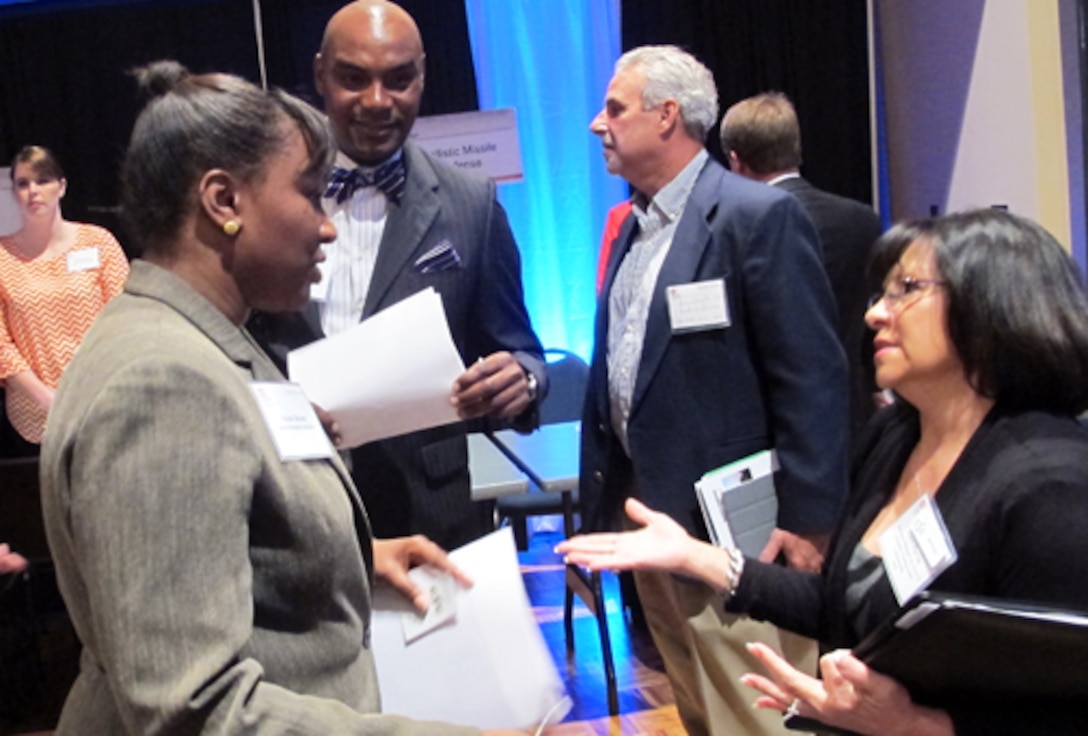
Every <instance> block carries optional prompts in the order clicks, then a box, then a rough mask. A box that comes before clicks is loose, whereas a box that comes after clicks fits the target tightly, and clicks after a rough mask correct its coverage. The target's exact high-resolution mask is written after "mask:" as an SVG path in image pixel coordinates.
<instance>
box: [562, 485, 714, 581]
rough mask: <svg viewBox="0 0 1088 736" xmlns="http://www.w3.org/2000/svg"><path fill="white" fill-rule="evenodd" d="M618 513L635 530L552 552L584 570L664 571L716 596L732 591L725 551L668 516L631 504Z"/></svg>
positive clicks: (579, 540)
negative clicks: (717, 592)
mask: <svg viewBox="0 0 1088 736" xmlns="http://www.w3.org/2000/svg"><path fill="white" fill-rule="evenodd" d="M623 508H624V511H626V512H627V516H628V517H630V519H631V521H633V522H635V523H636V524H638V525H639V526H640V527H641V528H640V529H636V530H634V531H629V532H617V533H602V534H583V535H578V536H575V537H571V538H570V539H568V540H566V541H564V542H560V543H559V544H558V545H557V546H556V548H555V551H556V552H558V553H559V554H561V555H563V557H564V559H565V561H566V562H568V563H570V564H572V565H581V566H583V567H587V568H589V569H590V570H664V571H666V572H674V573H678V574H680V575H686V576H688V577H692V578H696V579H698V580H702V581H703V582H705V583H706V584H708V585H710V586H711V587H713V588H716V589H717V590H721V591H724V590H729V589H730V588H731V587H732V581H731V580H730V579H729V570H730V560H729V555H728V554H727V553H726V552H725V550H722V549H719V548H717V547H714V546H713V545H710V544H707V543H706V542H702V541H700V540H698V539H695V538H694V537H692V536H691V535H690V534H688V533H687V530H686V529H684V527H682V526H680V525H679V524H677V523H676V522H675V521H673V519H672V518H671V517H669V516H668V515H666V514H662V513H660V512H657V511H654V510H653V509H651V508H649V507H648V506H646V505H645V504H643V503H642V502H640V501H637V500H635V499H633V498H629V499H627V502H626V503H625V504H624V507H623Z"/></svg>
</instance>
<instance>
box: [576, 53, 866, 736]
mask: <svg viewBox="0 0 1088 736" xmlns="http://www.w3.org/2000/svg"><path fill="white" fill-rule="evenodd" d="M717 111H718V94H717V90H716V89H715V86H714V79H713V77H712V75H711V74H710V71H709V70H708V69H707V68H706V67H705V66H703V65H702V64H700V63H699V62H698V61H696V60H695V59H694V58H693V57H692V56H691V55H689V54H687V53H685V52H683V51H681V50H679V49H677V48H675V47H662V46H649V47H641V48H638V49H634V50H632V51H629V52H627V53H626V54H624V56H623V57H621V58H620V60H619V61H618V62H617V63H616V72H615V74H614V76H613V77H612V81H611V83H610V84H609V87H608V91H607V94H606V97H605V103H604V108H603V109H602V110H601V112H600V113H598V115H597V117H596V118H594V120H593V122H592V123H591V125H590V130H592V131H593V132H594V133H595V134H597V135H598V136H600V138H601V143H602V144H603V146H604V157H605V162H606V164H607V166H608V170H609V171H610V172H612V173H613V174H616V175H619V176H622V177H623V178H624V179H626V180H627V181H628V182H629V183H630V184H631V185H632V187H633V188H634V189H635V190H636V193H635V195H634V196H633V197H632V205H633V212H632V213H631V214H630V215H629V216H628V217H627V218H626V220H625V221H624V223H623V226H622V228H621V229H620V232H619V235H618V236H617V237H616V239H615V240H614V241H613V243H612V247H611V249H610V252H609V259H608V265H607V268H606V270H605V277H604V283H603V286H602V290H601V296H600V300H599V302H598V308H597V322H596V349H595V352H594V356H593V364H592V367H591V375H590V388H589V394H588V397H587V401H586V407H585V415H584V423H583V430H582V443H583V446H582V466H581V467H582V479H581V485H580V490H581V493H582V502H583V513H584V516H585V522H586V525H587V527H588V528H589V529H607V528H614V527H615V526H616V525H617V524H622V523H624V521H623V520H622V519H621V518H620V515H621V513H622V504H623V501H624V499H626V498H627V497H630V496H634V497H637V498H639V499H640V500H642V501H644V502H645V503H647V504H648V505H650V506H651V507H654V508H656V509H658V510H659V511H663V512H665V513H667V514H669V515H670V516H671V517H672V518H673V519H675V520H676V521H677V522H679V523H680V524H682V525H683V526H684V527H685V528H686V529H687V530H688V531H689V532H691V533H692V534H694V535H696V536H698V537H700V538H702V539H706V538H707V533H706V529H705V528H704V526H703V523H702V520H701V515H700V511H699V505H698V502H697V500H696V496H695V491H694V488H693V486H694V483H695V481H697V480H698V479H699V478H700V477H701V476H702V475H703V474H704V473H706V472H707V471H709V470H712V469H714V468H717V467H719V466H721V465H723V464H725V463H728V462H731V461H733V460H737V459H740V458H742V457H745V456H747V455H750V454H752V453H755V452H759V451H761V450H766V449H770V448H774V449H776V450H777V452H778V457H779V462H780V465H781V471H782V472H781V474H780V476H778V477H777V478H776V487H777V494H778V505H779V507H778V527H779V528H778V529H776V530H775V531H774V532H773V534H772V538H771V541H770V543H769V544H768V545H767V548H766V549H764V551H763V554H762V555H761V556H762V557H764V558H765V559H769V560H773V559H775V558H777V557H779V556H781V557H783V558H784V559H785V560H787V561H788V562H789V563H790V564H792V565H794V566H795V567H798V568H801V569H807V570H818V569H819V567H820V564H821V562H822V559H823V549H824V545H825V544H826V539H827V535H828V534H829V532H830V531H831V529H832V527H833V525H834V524H835V521H836V519H837V517H838V513H839V508H840V505H841V502H842V498H843V495H844V493H845V490H846V453H847V450H846V445H847V432H848V427H847V419H848V417H847V368H846V359H845V357H844V355H843V352H842V348H841V346H840V345H839V343H838V340H837V339H836V336H835V330H834V298H833V297H832V295H831V289H830V287H829V286H828V283H827V277H826V276H825V275H824V272H823V268H822V264H821V261H820V255H819V251H818V247H817V241H816V232H815V230H814V229H813V227H812V223H811V222H810V221H809V219H808V217H807V216H806V215H805V213H804V211H803V210H802V208H801V206H800V205H799V204H798V203H797V201H796V200H795V199H794V198H793V197H790V196H789V195H787V194H785V193H784V192H780V191H777V190H775V189H773V188H771V187H765V186H762V185H758V184H755V183H753V182H750V181H747V180H745V179H743V178H741V177H738V176H735V175H733V174H731V173H729V172H728V171H726V170H725V168H724V167H722V166H721V165H720V164H718V163H717V162H715V161H713V160H711V159H710V158H709V156H708V154H707V151H706V149H705V147H704V141H705V139H706V135H707V132H708V131H709V130H710V128H711V127H712V126H713V125H714V122H715V120H716V118H717ZM627 523H630V522H627ZM635 581H636V585H637V587H638V592H639V598H640V600H641V601H642V604H643V608H644V611H645V613H646V620H647V623H648V625H649V627H650V630H651V633H652V634H653V636H654V641H655V643H656V644H657V646H658V649H659V650H660V651H661V654H662V657H663V659H664V660H665V664H666V669H667V671H668V675H669V680H670V683H671V684H672V686H673V691H674V693H675V694H676V700H677V706H678V709H679V711H680V717H681V719H682V721H683V723H684V726H685V728H686V729H687V731H688V732H689V733H690V734H693V736H699V735H700V734H742V733H743V734H761V733H784V731H783V729H782V727H781V718H779V717H777V714H773V713H772V714H766V713H756V712H754V711H753V709H752V708H751V707H750V705H749V701H750V700H751V694H750V693H748V692H745V691H744V688H742V687H741V686H740V685H739V682H738V678H739V677H740V676H741V675H742V674H744V673H745V672H748V671H752V670H754V669H757V668H758V664H757V663H756V661H755V660H754V659H753V658H752V657H751V656H750V655H749V654H748V652H747V650H746V649H745V644H746V643H747V642H749V641H752V640H760V641H764V642H767V643H768V644H769V645H770V646H773V647H775V648H776V649H778V650H780V651H781V650H783V649H785V650H786V651H785V654H786V656H787V658H790V659H792V660H793V661H794V662H795V663H797V664H801V663H800V662H799V661H798V660H799V658H800V659H805V658H807V661H806V662H804V664H807V665H808V667H810V668H812V669H814V668H815V656H814V655H815V646H814V645H813V644H812V643H811V642H807V643H806V642H805V641H802V640H799V639H798V638H796V637H794V638H792V640H791V636H792V635H788V634H786V633H785V632H779V631H778V630H776V629H774V627H771V626H769V625H767V624H762V623H759V622H755V621H752V620H749V619H746V618H743V617H737V616H730V615H727V614H725V613H724V611H723V610H722V597H721V592H720V591H714V590H712V589H710V588H709V587H708V586H706V585H704V584H701V583H697V582H695V581H691V580H681V579H679V578H674V577H672V576H670V575H668V574H664V573H655V572H652V571H646V570H637V571H635Z"/></svg>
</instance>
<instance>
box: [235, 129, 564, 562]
mask: <svg viewBox="0 0 1088 736" xmlns="http://www.w3.org/2000/svg"><path fill="white" fill-rule="evenodd" d="M404 162H405V167H406V170H407V181H406V188H405V194H404V198H403V200H402V201H401V203H400V204H399V205H394V204H390V207H389V214H388V219H387V221H386V226H385V231H384V232H383V234H382V242H381V246H380V248H379V251H378V259H377V262H376V263H375V266H374V275H373V278H372V279H371V283H370V290H369V292H368V293H367V298H366V305H365V307H364V309H363V318H364V319H365V318H366V317H369V316H370V315H372V314H374V313H375V312H378V311H380V310H382V309H384V308H385V307H388V306H391V305H393V304H395V303H397V302H398V301H400V300H402V299H404V298H405V297H408V296H411V295H412V294H415V293H416V292H418V291H420V290H421V289H425V288H427V287H429V286H433V287H434V288H435V290H436V291H438V293H439V294H440V295H441V296H442V303H443V306H444V307H445V310H446V318H447V320H448V321H449V326H450V333H451V334H452V336H453V341H454V343H455V344H456V345H457V349H458V351H459V352H460V354H461V357H462V359H463V360H464V361H465V363H466V364H468V363H471V362H472V361H475V360H476V359H477V358H479V357H481V356H485V355H489V354H491V353H493V352H495V351H499V350H508V351H510V352H511V353H513V354H514V357H515V358H516V359H517V361H518V362H519V363H520V364H521V365H522V366H524V367H525V368H526V369H527V370H530V371H532V372H533V373H534V374H535V375H536V377H537V382H538V384H539V386H540V388H541V392H542V393H541V396H543V391H546V389H547V376H546V375H545V371H544V361H543V356H542V354H543V351H542V349H541V346H540V341H539V340H538V339H537V337H536V334H535V333H534V332H533V329H532V325H531V324H530V321H529V314H528V312H527V310H526V308H525V300H524V297H523V292H522V285H521V258H520V255H519V254H518V249H517V244H516V243H515V242H514V236H513V234H512V233H511V232H510V226H509V224H508V223H507V221H506V214H505V213H504V212H503V209H502V207H501V206H500V205H499V203H498V201H497V200H496V198H495V185H494V183H493V182H491V181H490V180H487V179H483V178H481V177H476V176H470V175H468V174H465V173H464V172H462V171H460V170H458V169H455V168H454V167H452V166H448V165H446V164H443V163H441V162H438V161H435V160H434V159H432V158H431V157H430V156H429V155H428V154H427V153H426V152H424V151H423V150H422V149H420V148H418V147H417V146H415V145H414V144H413V143H411V142H408V143H406V144H405V145H404ZM443 242H445V243H447V244H449V246H450V247H452V248H453V249H454V250H455V251H456V252H457V254H458V256H459V260H458V262H456V263H448V264H447V267H446V268H442V269H440V270H437V271H429V272H428V271H426V270H425V268H424V264H421V263H420V262H419V261H420V258H421V257H422V256H424V254H426V253H427V252H428V251H429V250H431V249H432V248H434V247H435V246H437V245H440V244H442V243H443ZM250 329H251V331H252V332H253V335H254V337H256V338H257V340H258V342H260V343H261V345H262V346H263V347H264V348H265V349H266V350H267V351H268V352H269V354H270V355H272V356H273V358H274V359H275V360H276V361H277V362H278V363H279V364H280V366H281V367H282V366H283V364H284V362H285V359H286V354H287V352H288V351H289V350H292V349H294V348H297V347H301V346H302V345H305V344H307V343H309V342H312V341H314V340H316V339H319V338H321V337H323V336H324V333H323V331H322V329H321V322H320V318H319V316H318V310H317V306H316V305H315V304H313V303H311V304H309V305H307V307H306V308H305V309H304V310H303V311H302V312H301V313H298V314H277V315H269V314H260V315H255V316H254V319H253V320H251V321H250ZM359 360H360V361H363V360H366V356H365V355H360V356H359ZM534 415H535V412H529V414H527V415H526V416H525V417H522V418H520V420H521V421H520V422H519V423H518V424H517V427H518V428H519V429H525V430H528V429H532V428H533V427H534V426H535V416H534ZM465 434H466V425H465V424H463V423H462V424H452V425H447V426H444V427H436V428H434V429H429V430H424V431H421V432H415V433H412V434H409V435H404V436H401V437H394V438H392V439H389V440H383V441H380V442H373V443H370V444H368V445H364V446H363V447H360V448H358V449H356V450H354V451H353V452H352V468H353V469H352V473H353V477H354V479H355V482H356V485H357V486H358V488H359V492H360V493H361V494H362V496H363V500H364V501H365V502H366V506H367V508H368V509H369V510H370V512H371V520H372V522H373V525H374V533H375V534H376V535H377V536H378V537H389V536H401V535H405V534H414V533H423V534H426V535H428V536H429V537H431V538H432V539H433V540H434V541H436V542H437V543H438V544H440V545H442V546H443V547H446V548H447V549H450V548H453V547H456V546H459V545H461V544H463V543H465V542H468V541H470V540H472V539H475V538H476V537H479V536H481V535H482V534H484V533H486V532H488V531H490V530H491V529H492V528H493V526H494V522H493V521H492V518H491V508H490V506H489V505H487V504H481V503H473V502H472V501H471V500H470V497H469V477H468V449H467V444H466V441H465Z"/></svg>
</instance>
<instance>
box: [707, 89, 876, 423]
mask: <svg viewBox="0 0 1088 736" xmlns="http://www.w3.org/2000/svg"><path fill="white" fill-rule="evenodd" d="M721 137H722V150H723V151H725V152H726V154H727V155H728V156H729V167H730V168H731V169H732V170H733V172H734V173H737V174H740V175H741V176H744V177H747V178H749V179H753V180H755V181H762V182H765V183H767V184H770V185H772V186H776V187H779V188H781V189H785V190H786V191H787V192H789V193H790V194H792V195H793V196H795V197H797V199H798V201H800V202H801V206H802V207H804V208H805V211H806V212H807V213H808V216H809V217H810V218H812V222H813V223H814V224H815V225H816V232H817V233H818V234H819V236H820V245H821V247H822V248H823V261H824V269H825V270H826V271H827V277H828V279H829V280H830V281H831V290H832V291H833V292H834V294H835V301H836V302H837V304H838V322H837V325H838V334H839V340H840V341H841V342H842V346H843V349H844V350H845V351H846V358H847V361H848V362H849V364H850V414H851V424H852V425H853V429H854V432H855V434H856V433H857V431H858V430H859V429H860V428H861V425H862V424H864V423H865V422H866V421H867V420H868V419H869V417H870V416H872V413H873V410H874V408H875V403H874V394H876V391H877V389H876V384H875V382H874V379H873V375H872V374H873V367H872V363H873V359H872V349H871V345H869V344H868V343H869V342H870V341H867V340H865V339H864V336H865V332H866V328H865V300H866V299H867V298H868V296H869V294H868V291H867V289H866V284H865V278H866V268H867V267H868V263H869V252H870V251H871V250H872V246H873V243H874V242H876V239H877V238H878V237H880V233H881V232H882V230H883V227H882V225H881V222H880V218H879V217H878V216H877V214H876V213H875V212H873V210H872V208H870V207H869V206H867V205H864V204H862V203H861V202H857V201H855V200H853V199H847V198H846V197H840V196H838V195H836V194H831V193H830V192H825V191H823V190H822V189H817V188H816V187H814V186H813V185H812V184H810V183H809V182H807V181H806V180H805V179H804V178H802V177H801V173H800V169H801V126H800V125H799V124H798V122H797V112H796V111H795V110H794V108H793V104H792V103H791V102H790V101H789V98H787V97H786V95H784V94H782V93H781V92H768V93H765V94H761V95H756V96H755V97H749V98H748V99H745V100H741V101H740V102H738V103H736V104H735V105H733V106H732V107H730V108H729V109H728V110H727V111H726V113H725V117H724V118H722V126H721Z"/></svg>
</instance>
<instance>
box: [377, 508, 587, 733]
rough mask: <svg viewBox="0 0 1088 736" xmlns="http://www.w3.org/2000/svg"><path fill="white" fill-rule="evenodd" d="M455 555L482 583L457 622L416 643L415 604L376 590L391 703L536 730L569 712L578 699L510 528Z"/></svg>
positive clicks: (431, 715) (455, 719)
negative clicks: (549, 640)
mask: <svg viewBox="0 0 1088 736" xmlns="http://www.w3.org/2000/svg"><path fill="white" fill-rule="evenodd" d="M450 559H451V560H453V561H454V563H456V564H457V566H458V567H460V568H461V569H462V570H464V571H465V573H467V574H468V576H469V577H471V578H472V580H473V583H474V585H473V586H472V587H471V588H469V589H461V590H460V595H459V596H458V599H457V602H456V613H455V616H454V618H453V620H451V621H449V622H447V623H445V624H444V625H442V626H439V627H438V628H436V629H434V630H433V631H430V632H428V633H426V634H424V635H422V636H418V637H417V638H414V639H413V640H412V641H411V643H406V641H405V639H406V636H405V621H404V617H405V615H407V616H409V617H415V614H414V613H412V611H413V609H412V607H411V604H410V603H409V602H408V601H407V600H405V599H404V597H403V596H401V595H400V594H399V593H398V592H396V591H394V590H392V589H391V588H389V587H387V586H379V587H378V588H377V590H376V591H375V595H374V617H373V631H372V637H371V640H372V642H373V647H374V658H375V661H376V663H377V667H378V682H379V684H380V686H381V693H382V711H383V712H385V713H396V714H400V715H404V716H409V717H411V718H418V719H423V720H436V721H445V722H448V723H458V724H463V725H467V726H476V727H478V728H481V729H495V728H515V729H521V730H529V731H530V732H531V731H533V730H535V729H536V727H537V726H538V724H540V723H541V722H542V721H543V720H544V719H545V718H547V719H548V721H549V722H551V723H555V722H558V721H559V720H561V719H562V718H563V716H565V715H566V713H567V711H568V710H569V708H570V702H569V700H568V699H567V698H566V692H565V690H564V687H563V683H562V681H561V680H560V678H559V674H558V673H557V672H556V669H555V663H554V662H553V661H552V658H551V655H550V654H549V652H548V647H547V645H546V644H545V642H544V638H543V636H542V635H541V633H540V628H539V627H538V626H537V623H536V620H535V618H534V617H533V613H532V608H531V607H530V605H529V598H528V596H527V595H526V593H525V586H524V584H523V582H522V579H521V571H520V569H519V567H518V559H517V551H516V549H515V547H514V538H513V535H512V533H511V531H510V529H509V527H507V528H505V529H501V530H499V531H497V532H494V533H492V534H489V535H488V536H486V537H483V538H482V539H478V540H476V541H475V542H471V543H470V544H467V545H465V546H464V547H461V548H460V549H458V550H455V551H453V552H451V553H450ZM411 628H412V629H413V632H412V634H411V635H413V636H414V635H415V633H414V626H412V627H411Z"/></svg>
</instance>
